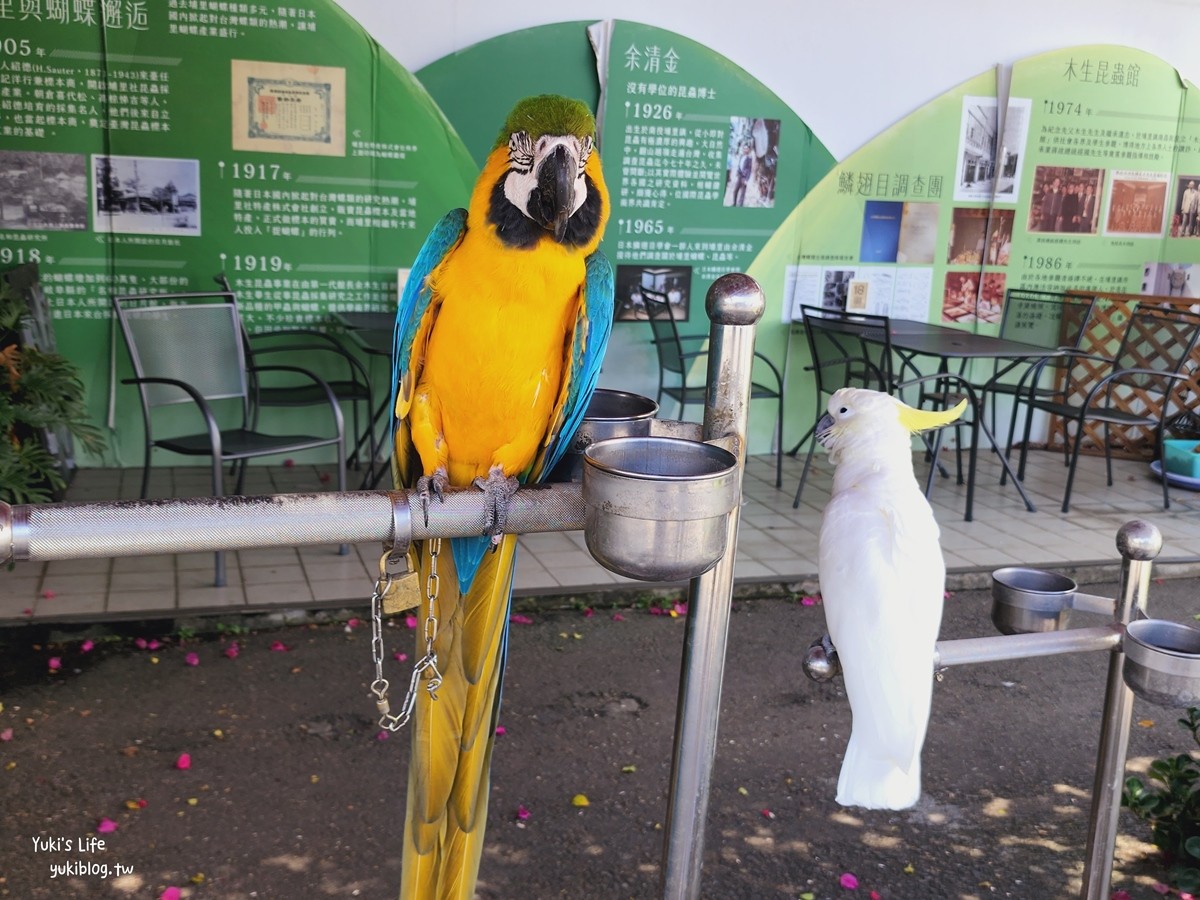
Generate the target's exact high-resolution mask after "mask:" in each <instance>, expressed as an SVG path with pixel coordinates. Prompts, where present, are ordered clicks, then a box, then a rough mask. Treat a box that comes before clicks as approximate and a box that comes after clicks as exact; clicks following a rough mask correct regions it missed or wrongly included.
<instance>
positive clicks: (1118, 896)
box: [1109, 891, 1133, 900]
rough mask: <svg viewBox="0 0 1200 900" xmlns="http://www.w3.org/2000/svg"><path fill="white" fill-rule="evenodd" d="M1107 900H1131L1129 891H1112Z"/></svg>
mask: <svg viewBox="0 0 1200 900" xmlns="http://www.w3.org/2000/svg"><path fill="white" fill-rule="evenodd" d="M1109 900H1133V897H1132V896H1131V895H1130V893H1129V891H1113V892H1112V896H1111V897H1110V898H1109Z"/></svg>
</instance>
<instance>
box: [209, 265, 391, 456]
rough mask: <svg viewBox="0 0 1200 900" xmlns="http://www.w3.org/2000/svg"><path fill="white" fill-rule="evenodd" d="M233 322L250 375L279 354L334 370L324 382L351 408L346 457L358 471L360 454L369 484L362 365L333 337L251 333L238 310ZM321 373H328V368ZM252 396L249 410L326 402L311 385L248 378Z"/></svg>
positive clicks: (371, 439) (367, 404)
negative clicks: (350, 442)
mask: <svg viewBox="0 0 1200 900" xmlns="http://www.w3.org/2000/svg"><path fill="white" fill-rule="evenodd" d="M214 280H215V281H216V282H217V284H219V285H220V286H221V289H222V291H223V292H224V293H227V294H229V295H230V296H231V297H233V298H234V303H235V304H236V303H237V294H236V292H235V291H234V290H233V288H232V287H231V286H230V284H229V279H228V278H226V276H225V274H224V273H221V274H220V275H217V276H216V277H215V278H214ZM238 318H239V321H242V322H243V338H242V339H243V341H244V343H245V346H246V353H247V358H248V362H249V371H250V373H251V375H252V376H253V374H254V373H255V372H256V371H257V368H258V367H259V366H260V365H262V363H261V362H260V360H263V359H265V358H266V357H268V356H273V355H276V354H281V353H283V354H291V356H292V358H293V359H296V358H303V359H304V360H305V362H306V363H308V364H311V363H312V362H315V360H317V359H321V360H324V361H326V362H328V363H331V364H333V365H334V366H335V367H336V370H337V374H336V375H335V376H334V377H331V378H324V379H323V380H324V381H325V383H326V384H328V385H329V387H330V388H332V389H333V393H334V396H336V397H337V398H338V400H339V401H340V402H341V403H343V404H348V405H349V406H350V414H351V416H352V417H353V428H352V431H351V434H352V435H353V436H354V445H353V446H352V447H351V448H350V451H349V453H348V454H347V456H348V458H349V461H350V465H351V466H352V467H354V468H357V467H358V466H359V464H360V458H359V453H360V452H362V451H363V450H364V449H365V451H366V454H367V466H368V471H367V475H366V476H365V477H366V478H367V479H370V478H371V468H372V467H373V466H374V465H375V461H376V454H377V451H378V449H379V448H378V442H377V440H376V437H375V429H374V427H373V422H372V414H373V413H374V410H375V399H374V391H373V390H372V388H371V378H370V376H369V375H368V374H367V370H366V368H365V367H364V366H363V364H362V362H361V361H360V360H359V359H358V358H357V357H356V356H355V355H354V353H353V352H351V350H350V349H349V348H348V347H347V346H346V345H345V344H344V343H343V342H342V341H341V340H339V339H338V338H337V337H336V336H335V335H333V334H329V333H327V332H324V331H318V330H317V329H315V328H282V329H276V330H272V331H258V332H254V333H250V332H249V331H247V330H245V327H244V320H243V319H241V310H240V308H239V310H238ZM314 354H315V356H314ZM307 367H308V366H306V368H307ZM323 371H329V369H324V370H323ZM251 392H252V396H253V404H252V406H253V408H254V409H255V410H258V409H263V408H266V407H284V408H301V407H306V406H321V405H323V404H324V403H325V402H326V398H325V392H324V391H323V390H322V389H321V387H320V385H318V384H315V383H311V382H309V383H299V384H295V383H291V384H284V385H280V384H275V383H272V384H270V385H264V384H262V383H261V380H260V379H258V378H252V380H251ZM359 404H362V405H363V407H364V410H365V414H364V416H363V421H365V422H366V423H367V424H366V427H365V428H364V427H363V425H362V422H361V421H360V419H359V411H358V408H359ZM364 444H365V445H366V446H365V448H364V446H363V445H364Z"/></svg>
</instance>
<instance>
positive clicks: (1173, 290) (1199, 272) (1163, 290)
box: [1142, 262, 1200, 297]
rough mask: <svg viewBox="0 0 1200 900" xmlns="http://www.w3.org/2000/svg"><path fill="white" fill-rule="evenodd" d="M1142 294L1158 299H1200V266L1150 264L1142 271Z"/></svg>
mask: <svg viewBox="0 0 1200 900" xmlns="http://www.w3.org/2000/svg"><path fill="white" fill-rule="evenodd" d="M1142 293H1143V294H1153V295H1154V296H1156V297H1200V266H1198V265H1196V264H1195V263H1186V262H1163V263H1160V262H1149V263H1146V265H1145V266H1144V268H1143V270H1142Z"/></svg>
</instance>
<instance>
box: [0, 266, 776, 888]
mask: <svg viewBox="0 0 1200 900" xmlns="http://www.w3.org/2000/svg"><path fill="white" fill-rule="evenodd" d="M706 308H707V311H708V314H709V317H710V319H711V320H712V329H711V332H710V354H709V370H708V394H707V398H706V409H705V417H704V425H703V432H702V437H703V440H704V441H706V442H707V443H700V442H698V438H700V437H701V435H700V434H699V433H698V429H697V428H696V426H694V425H692V424H690V423H684V422H675V421H664V420H658V419H655V420H652V421H651V422H650V424H649V426H648V429H647V432H648V436H646V437H620V438H612V439H610V440H602V441H598V442H597V443H595V444H593V445H591V446H589V447H587V448H586V449H585V450H584V453H583V455H584V465H583V472H582V474H583V483H582V484H578V483H570V484H551V485H538V486H526V487H522V488H521V489H520V490H519V491H517V493H516V495H515V496H514V497H513V498H512V500H511V501H510V504H509V511H508V520H507V530H508V531H510V532H511V533H516V534H524V533H533V532H545V531H568V530H578V529H580V528H583V529H584V532H585V535H586V537H587V541H588V547H589V549H591V551H592V553H593V555H595V556H596V557H597V559H598V560H599V561H600V562H601V563H602V564H604V565H605V566H607V567H609V568H611V569H613V570H614V571H617V572H620V573H622V574H626V575H631V576H632V577H639V578H643V579H645V580H649V581H667V580H681V579H685V578H690V588H689V600H690V611H691V614H690V615H689V618H688V627H687V634H686V638H685V645H684V652H683V671H682V674H681V680H680V694H679V708H678V714H677V720H676V732H675V754H674V756H675V762H674V768H673V772H672V777H671V788H670V796H669V798H668V829H667V835H666V843H665V847H664V860H663V896H664V897H680V898H684V897H687V898H694V897H699V896H700V868H701V861H702V858H703V849H704V820H705V815H706V810H707V805H708V796H709V783H710V780H711V774H712V767H713V760H714V757H715V752H716V731H717V718H718V712H719V707H720V697H721V681H722V677H723V671H724V664H725V646H726V638H727V633H728V624H729V607H730V601H731V599H732V594H733V565H734V559H735V555H736V542H737V523H738V516H737V505H738V501H739V500H740V498H741V477H742V468H743V465H744V454H745V449H744V448H745V443H746V422H747V410H748V406H749V397H750V380H751V376H750V370H751V365H752V363H753V351H754V326H755V324H756V323H757V322H758V320H759V318H761V316H762V313H763V310H764V308H765V303H764V300H763V295H762V291H761V290H760V289H759V287H758V285H757V284H756V283H755V282H754V280H753V279H751V278H748V277H747V276H745V275H740V274H731V275H726V276H724V277H722V278H720V279H718V280H717V281H716V282H715V283H714V284H713V285H712V287H711V288H710V289H709V292H708V297H707V299H706ZM637 399H639V400H643V402H648V401H644V398H637ZM585 424H586V421H585ZM580 431H581V433H582V432H583V431H584V429H582V428H581V429H580ZM722 448H725V449H722ZM730 450H732V453H731V452H729V451H730ZM485 502H486V501H485V498H484V496H483V494H482V493H480V492H478V491H473V490H465V491H455V492H449V493H447V495H446V501H445V503H434V504H431V506H430V508H429V510H428V513H429V518H428V522H426V520H425V518H424V515H423V514H422V512H421V509H420V506H419V502H418V501H417V499H416V496H415V493H412V492H406V491H370V492H344V493H321V494H281V495H272V496H260V497H219V498H213V497H204V498H190V499H180V500H136V501H130V502H114V503H87V504H78V505H62V504H52V505H39V506H27V505H18V506H9V505H8V504H5V503H0V563H4V562H8V561H9V560H16V561H31V562H41V561H48V560H59V559H78V558H84V557H117V556H140V555H147V554H155V553H163V554H165V553H191V552H201V551H216V550H242V549H251V548H262V547H293V546H297V545H312V544H349V543H361V542H375V541H377V542H380V543H381V544H385V545H387V546H391V545H392V543H393V542H396V543H407V542H408V541H410V540H421V539H424V538H433V537H444V538H448V537H466V536H471V535H477V534H480V533H482V532H483V529H484V515H485ZM643 516H653V517H654V518H651V519H646V518H642V517H643Z"/></svg>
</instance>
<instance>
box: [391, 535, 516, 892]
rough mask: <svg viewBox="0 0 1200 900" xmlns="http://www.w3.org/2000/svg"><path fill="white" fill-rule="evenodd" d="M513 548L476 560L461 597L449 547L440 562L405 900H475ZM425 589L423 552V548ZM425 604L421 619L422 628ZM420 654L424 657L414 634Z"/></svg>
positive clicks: (411, 773)
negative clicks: (434, 686) (433, 670)
mask: <svg viewBox="0 0 1200 900" xmlns="http://www.w3.org/2000/svg"><path fill="white" fill-rule="evenodd" d="M516 549H517V538H516V535H505V537H504V538H503V540H502V542H501V543H500V546H499V547H498V548H497V550H496V552H495V553H488V554H486V555H485V556H484V557H483V559H481V560H480V561H479V564H478V569H477V570H476V572H475V577H474V579H473V581H472V584H471V588H470V590H469V591H467V592H466V593H462V592H461V591H460V590H459V579H458V577H457V572H456V570H455V567H454V563H453V558H452V557H453V554H452V553H451V552H449V550H450V548H449V545H448V543H443V544H442V551H441V552H440V554H439V555H438V562H437V573H438V581H439V585H440V587H439V596H438V599H437V602H436V616H437V619H438V627H437V637H436V640H435V642H434V649H435V651H436V653H437V665H438V670H439V671H440V672H441V675H442V684H441V687H440V688H439V689H438V691H437V699H436V700H433V699H431V698H430V696H429V692H428V691H426V690H425V682H424V681H422V684H421V687H420V689H419V690H418V693H417V704H416V710H415V713H414V717H413V745H412V760H411V762H410V763H409V770H408V807H407V815H406V819H405V823H404V860H403V871H402V873H401V888H400V897H401V900H472V898H473V897H474V895H475V880H476V876H477V875H478V873H479V860H480V856H481V854H482V853H483V839H484V825H485V823H486V821H487V806H488V787H489V772H490V768H491V756H492V742H493V740H494V737H495V732H496V717H497V715H498V710H499V697H500V682H501V678H502V677H503V671H504V657H505V650H506V647H507V644H508V612H509V602H510V598H511V596H512V576H513V565H514V562H515V554H516ZM419 556H420V570H421V584H422V590H424V586H425V585H426V584H427V583H428V577H429V568H430V565H429V545H428V542H426V543H425V544H424V545H423V546H422V547H421V548H420V551H419ZM426 612H427V602H426V601H425V600H422V604H421V607H420V610H419V612H418V615H417V618H418V620H420V621H421V622H422V623H423V622H424V619H425V615H426ZM416 652H417V656H418V658H419V657H420V656H421V655H422V654H424V652H425V634H424V631H423V625H421V626H418V628H417V651H416Z"/></svg>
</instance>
